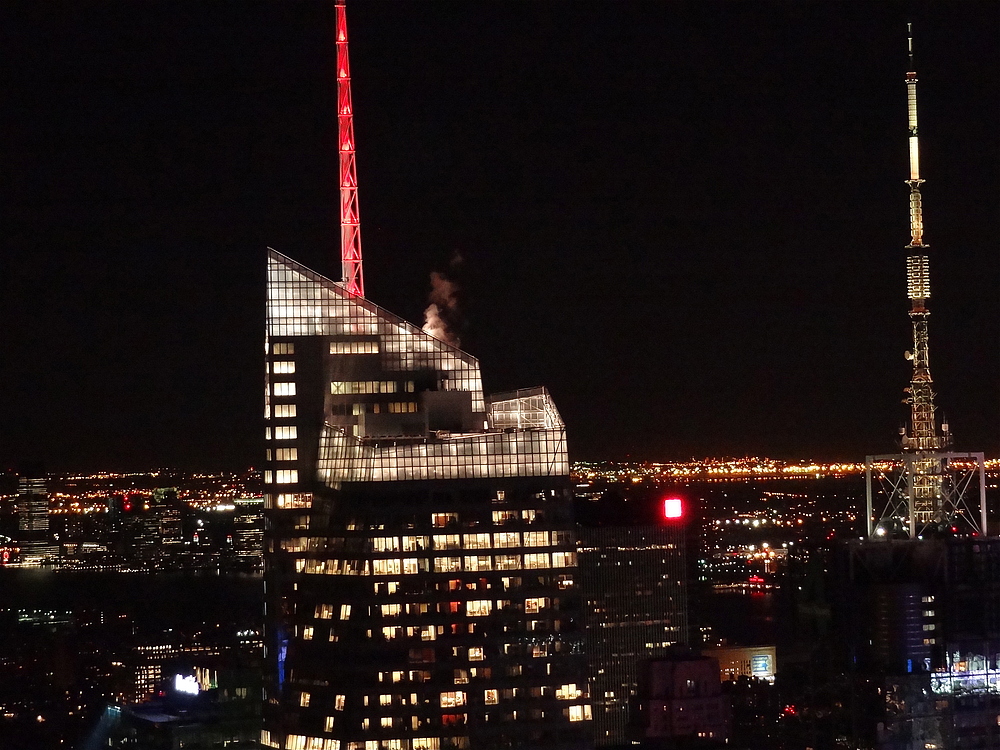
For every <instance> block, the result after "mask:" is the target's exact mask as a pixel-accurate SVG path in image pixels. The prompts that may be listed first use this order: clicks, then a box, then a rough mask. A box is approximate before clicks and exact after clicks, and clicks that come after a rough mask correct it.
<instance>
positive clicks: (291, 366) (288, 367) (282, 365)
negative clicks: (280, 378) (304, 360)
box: [271, 361, 295, 375]
mask: <svg viewBox="0 0 1000 750" xmlns="http://www.w3.org/2000/svg"><path fill="white" fill-rule="evenodd" d="M271 372H273V373H274V374H275V375H292V374H294V372H295V363H294V362H291V361H281V362H272V363H271Z"/></svg>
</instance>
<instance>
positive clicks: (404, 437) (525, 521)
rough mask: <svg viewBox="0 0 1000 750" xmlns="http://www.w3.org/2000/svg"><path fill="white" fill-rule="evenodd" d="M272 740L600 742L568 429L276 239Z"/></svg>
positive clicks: (271, 335) (289, 744)
mask: <svg viewBox="0 0 1000 750" xmlns="http://www.w3.org/2000/svg"><path fill="white" fill-rule="evenodd" d="M267 305H268V308H267V340H266V343H267V355H266V360H267V386H266V405H265V420H266V437H267V446H268V447H267V453H268V455H267V464H266V467H265V511H264V512H265V518H266V531H265V583H266V606H267V612H266V625H267V632H266V645H267V659H268V665H269V670H270V675H269V686H268V688H267V694H266V705H265V725H264V727H265V730H264V733H263V737H262V741H263V744H264V745H265V746H266V747H273V748H282V749H298V750H304V749H305V748H309V749H310V750H312V749H322V750H330V749H333V750H377V749H379V748H388V749H390V750H438V748H441V749H443V748H475V749H476V750H479V749H480V748H492V747H542V746H545V747H550V748H570V747H572V748H580V747H586V746H588V744H589V739H588V738H589V735H590V728H589V724H590V721H589V720H590V711H591V709H590V701H589V696H588V691H587V684H586V683H587V679H586V664H585V661H584V657H583V654H582V637H583V634H582V627H581V623H580V615H579V611H580V605H579V600H578V593H577V588H576V586H577V583H576V577H575V574H576V540H575V535H574V533H573V526H572V519H571V508H572V505H571V491H570V486H569V479H568V474H569V464H568V459H567V453H566V431H565V427H564V425H563V422H562V420H561V418H560V416H559V413H558V411H557V410H556V408H555V405H554V404H553V402H552V399H551V398H550V397H549V395H548V393H547V392H546V391H545V389H544V388H534V389H530V390H525V391H518V392H516V393H510V394H504V395H502V396H494V397H492V398H487V397H485V396H484V395H483V391H482V383H481V379H480V373H479V364H478V362H477V361H476V359H475V358H473V357H472V356H470V355H469V354H467V353H465V352H463V351H461V350H459V349H457V348H455V347H453V346H450V345H449V344H447V343H445V342H444V341H441V340H439V339H436V338H434V337H433V336H431V335H429V334H427V333H424V332H423V331H421V330H420V329H419V328H417V327H416V326H413V325H411V324H409V323H407V322H406V321H404V320H402V319H400V318H398V317H396V316H395V315H392V314H391V313H389V312H387V311H385V310H383V309H381V308H379V307H378V306H376V305H374V304H372V303H371V302H369V301H368V300H366V299H364V298H363V297H362V296H360V295H358V294H356V293H352V291H351V290H350V289H349V288H348V286H347V285H346V284H345V283H344V282H334V281H331V280H329V279H326V278H324V277H322V276H320V275H319V274H316V273H314V272H313V271H310V270H309V269H307V268H305V267H303V266H301V265H299V264H297V263H295V262H293V261H292V260H290V259H288V258H286V257H284V256H282V255H280V254H278V253H276V252H274V251H271V253H270V256H269V262H268V302H267Z"/></svg>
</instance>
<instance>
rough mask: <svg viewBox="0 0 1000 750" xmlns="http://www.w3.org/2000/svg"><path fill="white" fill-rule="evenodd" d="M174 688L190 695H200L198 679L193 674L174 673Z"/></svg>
mask: <svg viewBox="0 0 1000 750" xmlns="http://www.w3.org/2000/svg"><path fill="white" fill-rule="evenodd" d="M174 690H176V691H177V692H178V693H187V694H188V695H198V680H197V679H195V676H194V675H193V674H191V675H185V674H178V675H174Z"/></svg>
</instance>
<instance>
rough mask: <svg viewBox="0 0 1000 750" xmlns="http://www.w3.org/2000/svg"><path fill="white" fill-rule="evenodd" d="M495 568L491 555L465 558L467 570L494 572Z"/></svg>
mask: <svg viewBox="0 0 1000 750" xmlns="http://www.w3.org/2000/svg"><path fill="white" fill-rule="evenodd" d="M492 568H493V558H491V557H490V556H489V555H476V556H475V557H466V558H465V569H466V570H471V571H477V570H492Z"/></svg>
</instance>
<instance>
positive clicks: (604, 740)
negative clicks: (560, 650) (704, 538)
mask: <svg viewBox="0 0 1000 750" xmlns="http://www.w3.org/2000/svg"><path fill="white" fill-rule="evenodd" d="M579 555H580V571H579V579H580V584H581V585H582V587H583V590H584V591H585V592H586V597H585V602H584V609H585V616H584V620H585V625H586V650H587V654H588V656H589V664H590V677H591V684H592V686H593V691H594V696H593V705H594V709H593V710H594V734H595V739H596V744H597V746H598V747H602V746H620V745H624V744H628V742H629V741H631V740H632V739H633V736H632V734H631V732H632V731H633V730H634V729H635V722H636V720H637V715H636V713H635V709H636V701H637V699H638V695H639V685H640V682H641V678H642V670H643V665H644V664H645V663H646V662H648V661H649V660H650V659H657V658H660V657H664V656H666V655H667V654H668V653H670V652H669V650H668V649H669V648H670V647H671V646H673V645H674V644H677V643H681V644H686V643H687V640H688V602H687V587H686V585H685V582H686V580H687V574H686V570H685V542H684V530H683V527H682V526H680V525H678V524H673V525H664V526H600V527H592V528H583V529H581V531H580V548H579Z"/></svg>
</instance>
